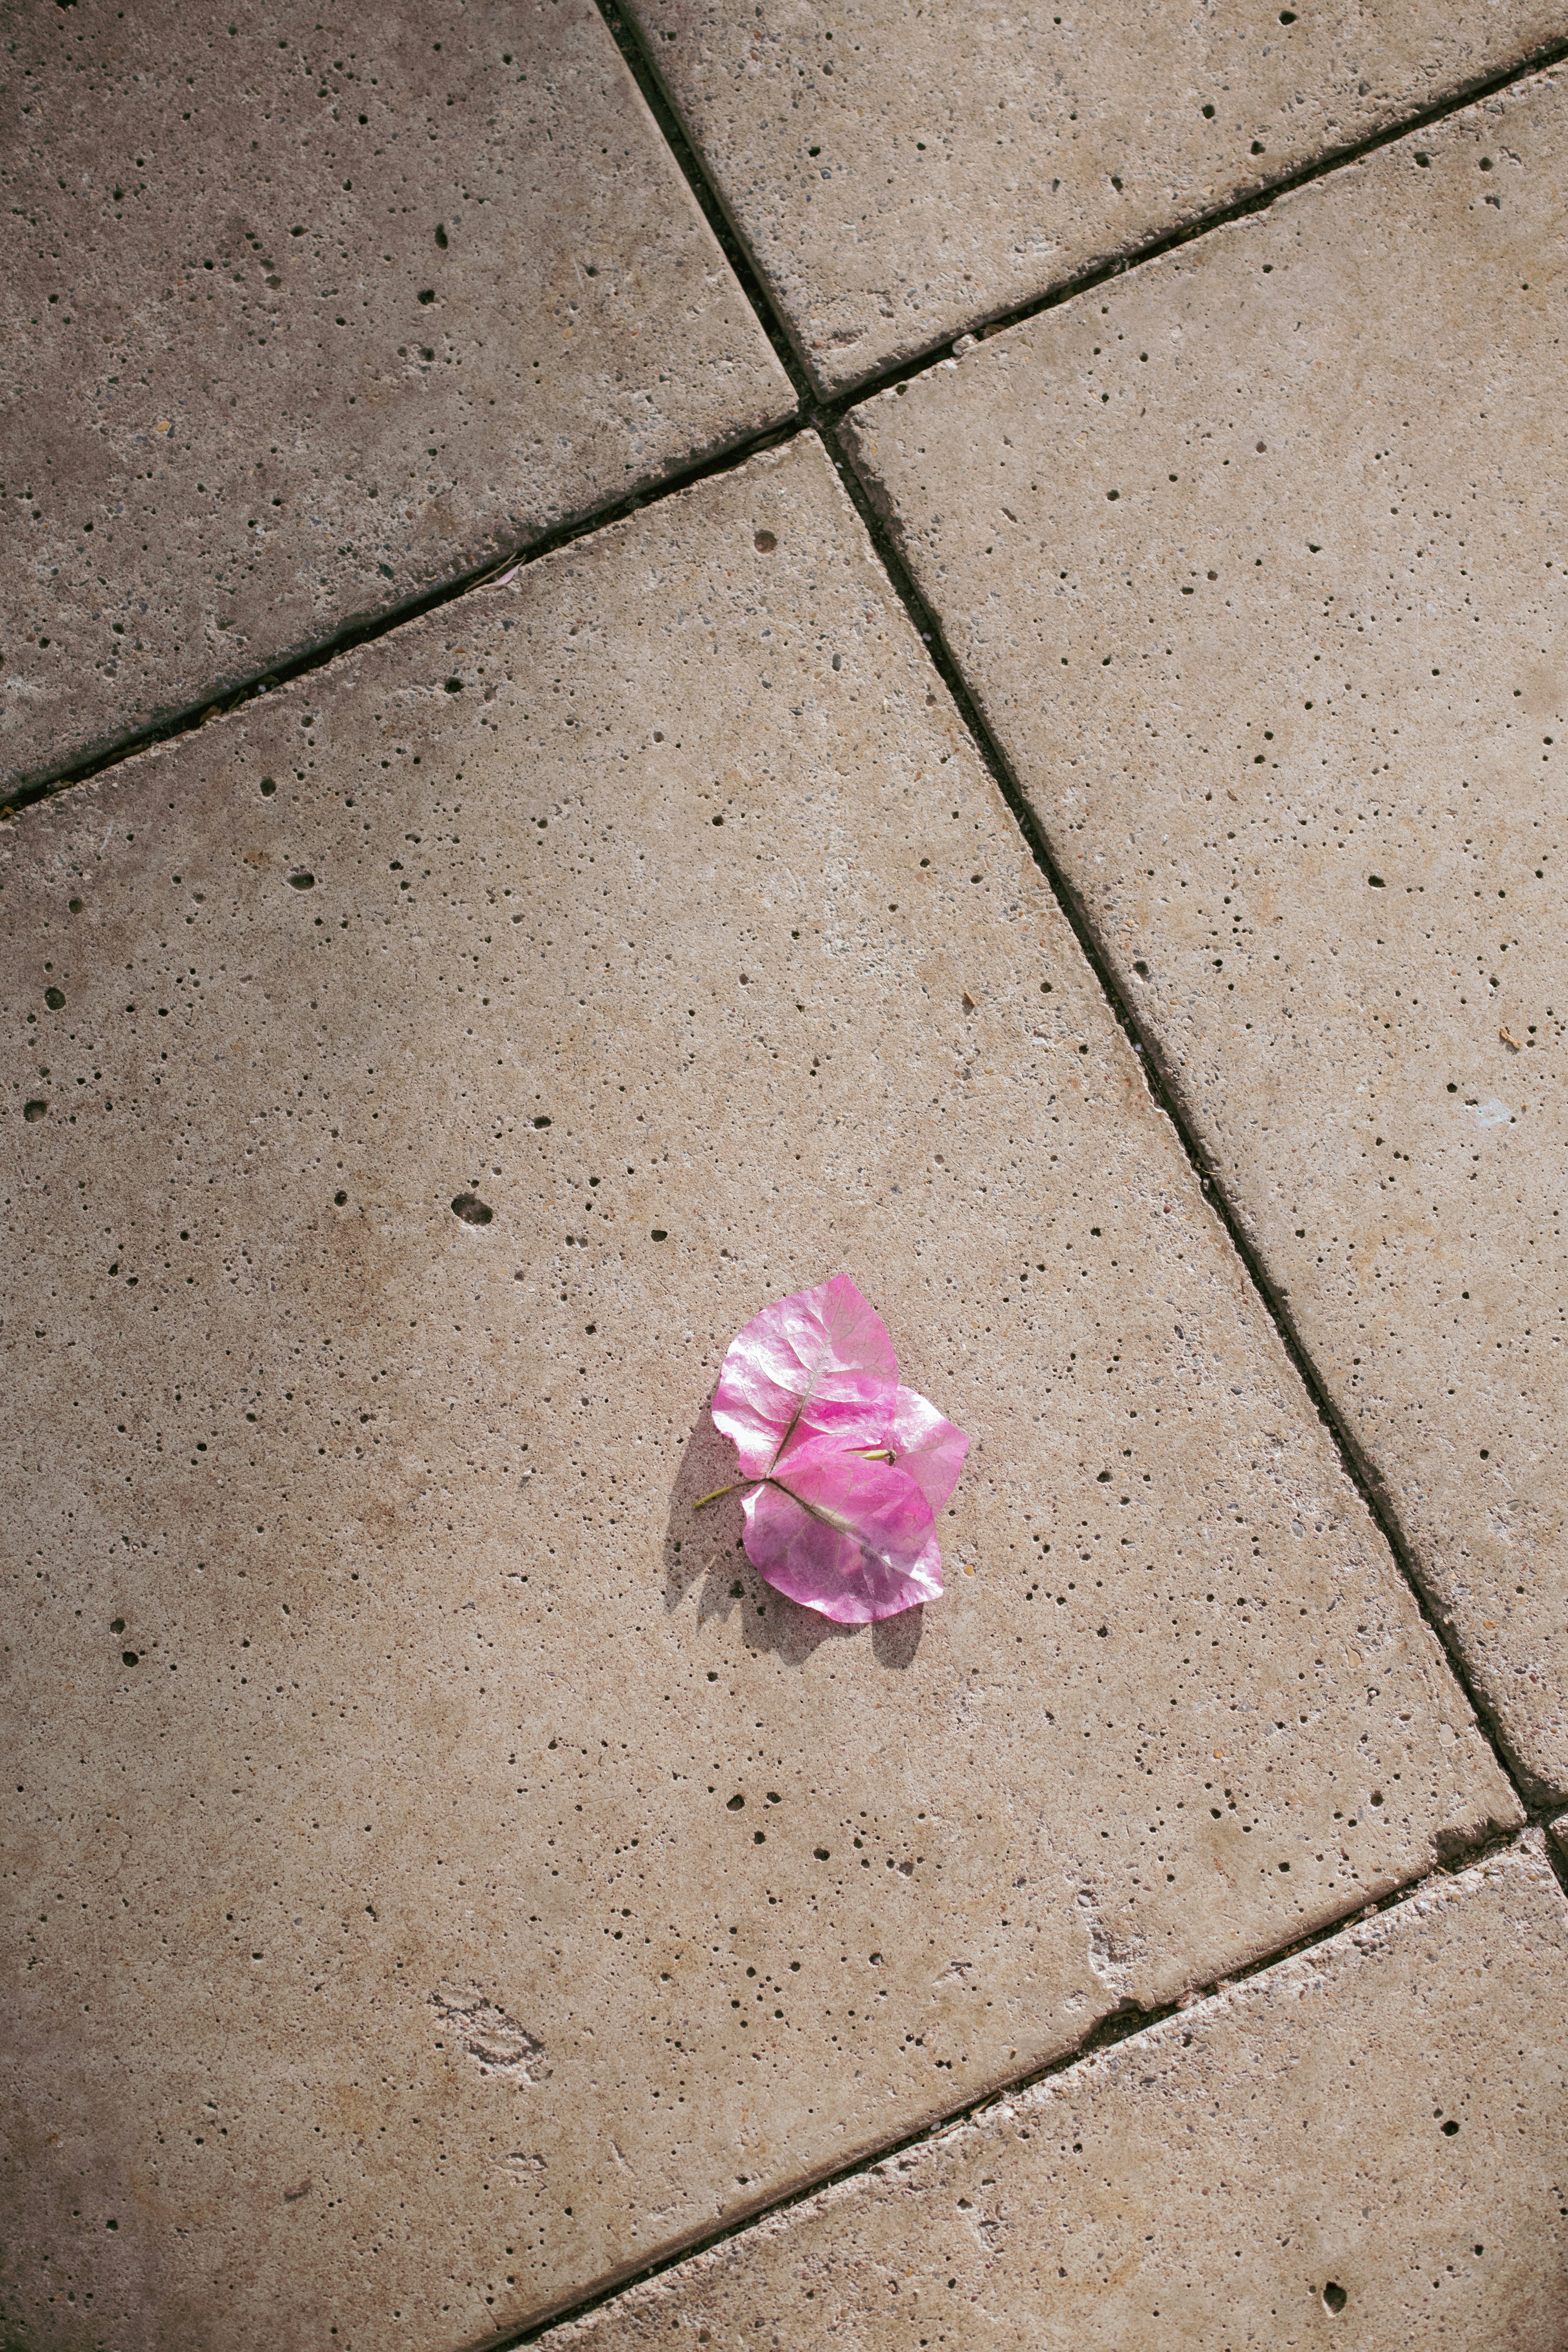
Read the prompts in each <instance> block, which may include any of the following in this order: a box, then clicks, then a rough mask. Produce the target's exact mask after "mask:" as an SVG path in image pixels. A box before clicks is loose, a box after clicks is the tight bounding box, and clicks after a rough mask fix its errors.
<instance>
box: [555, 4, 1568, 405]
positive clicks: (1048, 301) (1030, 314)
mask: <svg viewBox="0 0 1568 2352" xmlns="http://www.w3.org/2000/svg"><path fill="white" fill-rule="evenodd" d="M602 5H604V0H602ZM1563 64H1568V37H1565V38H1563V39H1562V40H1558V41H1549V42H1548V43H1547V44H1546V45H1545V46H1544V47H1542V48H1540V49H1536V50H1533V51H1532V52H1531V55H1530V56H1529V57H1528V58H1521V59H1520V60H1518V61H1517V62H1516V63H1515V64H1513V65H1510V66H1504V67H1501V68H1500V69H1499V70H1498V71H1497V72H1496V73H1492V74H1486V75H1483V76H1482V77H1480V78H1479V79H1478V80H1475V81H1471V82H1466V83H1464V84H1463V85H1462V86H1461V88H1459V89H1457V90H1453V91H1450V92H1449V93H1448V94H1447V96H1446V97H1443V98H1439V99H1434V100H1433V101H1432V103H1431V104H1430V105H1429V106H1423V107H1419V108H1417V109H1416V110H1415V112H1414V113H1411V114H1406V115H1402V116H1401V117H1400V119H1399V121H1397V122H1393V123H1390V124H1388V125H1387V126H1386V128H1384V130H1381V131H1369V132H1368V133H1367V135H1366V137H1365V138H1364V139H1357V140H1353V141H1351V142H1348V143H1347V144H1345V145H1344V146H1342V147H1329V148H1325V149H1324V150H1323V152H1321V154H1318V155H1314V156H1313V157H1312V158H1311V159H1310V162H1308V163H1299V164H1297V165H1296V167H1295V169H1294V170H1292V171H1289V172H1282V173H1280V175H1279V178H1278V179H1277V180H1270V181H1269V183H1268V186H1267V187H1263V188H1254V189H1253V190H1252V191H1251V192H1250V193H1249V194H1247V195H1244V196H1237V197H1234V198H1233V199H1232V201H1231V202H1230V203H1229V204H1226V205H1215V207H1214V208H1213V210H1212V211H1209V212H1205V213H1199V214H1196V215H1194V217H1193V219H1191V220H1188V221H1179V222H1178V223H1177V224H1176V225H1175V226H1174V227H1173V228H1166V229H1161V230H1159V231H1158V232H1157V233H1156V234H1155V235H1154V236H1151V237H1148V238H1146V239H1145V240H1144V242H1143V243H1142V245H1136V246H1132V247H1129V248H1128V249H1127V250H1125V251H1124V252H1121V253H1113V254H1108V255H1107V256H1106V257H1105V258H1104V259H1103V260H1100V261H1095V262H1091V263H1089V265H1088V267H1087V268H1083V269H1081V270H1079V272H1078V273H1077V274H1076V275H1075V276H1073V277H1071V278H1063V279H1062V280H1060V282H1059V283H1058V284H1057V285H1055V286H1050V287H1047V289H1046V291H1045V292H1044V293H1043V294H1031V295H1030V296H1029V297H1028V298H1027V299H1026V300H1025V301H1022V302H1016V303H1014V304H1013V305H1011V307H1009V308H1007V309H1005V310H989V311H987V310H980V311H976V312H975V313H974V316H973V319H971V320H969V321H968V323H967V324H966V325H964V326H963V327H961V328H959V329H958V330H957V331H956V333H953V332H949V333H945V334H944V335H943V336H942V341H940V342H937V343H931V344H929V345H927V346H926V347H925V348H923V349H922V350H921V351H918V352H912V353H911V354H910V357H909V358H908V359H903V360H893V361H890V362H889V364H888V365H887V366H886V367H884V368H879V369H877V370H876V371H874V372H873V373H871V374H869V375H867V376H862V377H860V378H859V379H858V381H857V382H856V383H853V384H851V385H850V386H849V387H848V388H847V390H846V391H844V392H838V393H835V394H832V395H831V396H823V397H821V398H819V399H818V400H817V401H816V403H815V404H814V405H813V407H812V410H811V413H810V417H809V420H808V421H809V422H810V423H812V424H814V425H816V426H817V429H818V430H819V431H824V430H825V429H826V423H827V422H828V421H830V420H833V419H837V417H840V416H844V415H847V413H848V411H849V410H850V409H852V408H856V407H858V406H859V405H860V404H861V403H862V402H863V401H868V400H872V399H875V397H876V396H877V394H879V393H882V392H891V391H894V390H896V389H897V387H898V386H899V385H900V383H912V382H913V381H914V379H915V377H917V376H921V375H926V374H928V373H930V371H931V369H932V368H933V367H939V366H940V365H941V364H942V361H943V360H945V359H949V358H951V357H952V354H953V349H954V345H955V344H956V343H958V342H960V341H963V340H964V338H965V337H973V339H974V340H975V341H984V340H985V339H986V338H987V337H989V336H992V335H999V334H1001V333H1002V332H1003V331H1004V329H1005V328H1007V327H1018V326H1023V325H1024V324H1026V321H1027V320H1030V319H1037V318H1040V317H1041V316H1042V315H1043V314H1044V313H1045V312H1046V311H1047V310H1060V309H1061V307H1062V305H1063V304H1064V303H1067V302H1074V301H1076V300H1077V299H1078V298H1079V296H1080V295H1082V294H1092V293H1093V292H1094V290H1095V289H1096V288H1097V287H1100V286H1106V285H1109V284H1110V282H1111V280H1112V279H1114V278H1125V277H1127V276H1129V275H1130V274H1131V271H1133V270H1134V269H1142V268H1145V267H1146V266H1147V265H1148V264H1149V263H1150V262H1152V261H1159V260H1161V259H1162V258H1163V257H1164V256H1165V255H1166V254H1168V253H1174V252H1176V251H1177V250H1178V249H1179V248H1180V247H1183V246H1186V245H1192V244H1194V243H1195V242H1196V240H1197V239H1198V238H1199V237H1205V236H1210V235H1212V234H1213V232H1214V231H1215V229H1219V228H1226V227H1228V226H1230V224H1231V223H1232V222H1234V221H1242V220H1250V219H1253V218H1255V217H1256V216H1257V215H1258V214H1260V213H1266V212H1268V211H1269V210H1270V209H1271V208H1272V206H1273V205H1277V204H1278V203H1279V199H1280V197H1281V196H1289V195H1293V194H1295V192H1296V191H1297V189H1299V188H1306V187H1310V186H1311V184H1313V182H1314V181H1317V180H1326V179H1328V178H1330V177H1331V176H1332V174H1333V173H1336V172H1344V171H1348V170H1349V169H1350V168H1351V167H1352V164H1356V163H1363V162H1364V161H1365V159H1366V158H1367V157H1368V156H1369V155H1375V154H1377V153H1379V152H1381V150H1382V149H1383V148H1384V147H1393V146H1396V145H1397V144H1398V142H1399V141H1400V140H1402V139H1409V138H1413V137H1414V136H1415V132H1416V131H1429V130H1431V129H1433V128H1434V127H1435V126H1436V124H1437V123H1439V122H1446V121H1447V120H1448V118H1449V116H1450V115H1455V114H1461V113H1463V111H1464V110H1465V109H1466V107H1468V106H1476V105H1478V104H1479V102H1480V100H1482V99H1487V98H1495V97H1496V96H1497V95H1498V94H1499V92H1500V91H1502V90H1505V89H1512V88H1513V87H1514V85H1515V84H1516V83H1518V82H1521V81H1528V80H1529V79H1530V78H1531V75H1532V74H1539V73H1545V72H1547V71H1549V70H1550V68H1552V67H1553V66H1560V65H1563ZM769 315H770V314H763V325H764V326H766V325H767V324H768V317H769ZM770 331H771V330H770Z"/></svg>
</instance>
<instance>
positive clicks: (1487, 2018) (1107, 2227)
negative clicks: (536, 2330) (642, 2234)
mask: <svg viewBox="0 0 1568 2352" xmlns="http://www.w3.org/2000/svg"><path fill="white" fill-rule="evenodd" d="M1565 2006H1568V1906H1565V1905H1564V1902H1563V1894H1562V1890H1561V1888H1560V1887H1559V1886H1558V1885H1557V1884H1556V1882H1555V1880H1554V1879H1553V1877H1552V1873H1551V1871H1550V1869H1549V1868H1548V1867H1547V1865H1546V1864H1545V1862H1544V1860H1543V1859H1542V1850H1541V1841H1540V1837H1539V1832H1535V1833H1532V1834H1531V1837H1529V1838H1528V1839H1526V1840H1525V1841H1523V1842H1522V1843H1521V1847H1520V1848H1519V1849H1518V1850H1516V1852H1515V1853H1513V1854H1511V1855H1510V1856H1509V1857H1507V1858H1500V1859H1498V1860H1497V1861H1495V1862H1493V1863H1490V1864H1487V1865H1485V1866H1484V1867H1481V1868H1478V1869H1473V1870H1468V1871H1466V1872H1465V1873H1464V1874H1463V1875H1462V1876H1460V1877H1458V1878H1457V1879H1451V1880H1435V1881H1433V1882H1432V1883H1431V1884H1430V1885H1427V1886H1426V1887H1425V1888H1423V1889H1422V1890H1421V1891H1420V1892H1418V1893H1417V1894H1415V1895H1413V1896H1412V1897H1411V1898H1410V1899H1409V1900H1407V1901H1405V1902H1404V1903H1400V1904H1398V1905H1396V1906H1393V1907H1392V1908H1391V1909H1389V1910H1388V1911H1386V1912H1384V1914H1383V1915H1382V1916H1379V1917H1377V1918H1375V1919H1370V1920H1368V1921H1366V1922H1364V1923H1363V1924H1361V1925H1358V1926H1357V1927H1353V1928H1352V1929H1350V1930H1349V1931H1348V1932H1346V1933H1345V1934H1343V1935H1341V1936H1338V1937H1334V1938H1333V1939H1332V1940H1331V1941H1330V1942H1328V1943H1324V1944H1321V1945H1320V1946H1319V1947H1317V1948H1316V1949H1314V1950H1311V1951H1310V1952H1306V1953H1303V1954H1301V1955H1300V1957H1299V1958H1294V1959H1288V1960H1285V1961H1283V1962H1281V1963H1280V1965H1279V1967H1277V1968H1273V1969H1268V1971H1267V1972H1266V1973H1264V1974H1262V1975H1260V1976H1258V1977H1256V1978H1254V1979H1250V1980H1249V1981H1248V1982H1247V1983H1246V1984H1244V1985H1240V1986H1238V1987H1237V1988H1236V1989H1235V1990H1230V1991H1226V1992H1222V1993H1221V1994H1219V1995H1218V1996H1216V1997H1215V1998H1214V1999H1212V2000H1205V2001H1204V2002H1202V2003H1200V2004H1199V2005H1198V2006H1196V2007H1194V2008H1193V2009H1190V2010H1188V2011H1186V2012H1185V2013H1184V2014H1183V2015H1181V2016H1179V2017H1177V2018H1174V2019H1173V2020H1172V2021H1170V2022H1169V2023H1166V2024H1162V2025H1159V2026H1157V2027H1154V2028H1153V2029H1152V2030H1151V2031H1150V2032H1145V2033H1142V2034H1139V2035H1136V2036H1134V2037H1133V2038H1132V2039H1131V2040H1130V2041H1127V2042H1122V2043H1121V2045H1120V2046H1119V2047H1116V2048H1113V2049H1110V2050H1109V2051H1107V2052H1105V2053H1103V2054H1101V2055H1100V2056H1098V2057H1094V2058H1090V2059H1089V2060H1087V2061H1086V2062H1085V2063H1082V2064H1079V2065H1077V2066H1072V2067H1069V2068H1068V2069H1067V2070H1065V2071H1064V2072H1063V2073H1062V2074H1058V2076H1056V2077H1055V2079H1054V2080H1051V2081H1047V2082H1046V2083H1043V2084H1040V2085H1039V2086H1038V2087H1037V2088H1036V2089H1034V2090H1030V2091H1025V2092H1023V2093H1020V2094H1017V2095H1014V2096H1012V2097H1010V2098H1009V2099H1007V2100H1006V2101H1005V2102H1004V2103H1002V2104H1001V2105H997V2106H995V2107H993V2108H990V2109H988V2110H987V2111H985V2112H984V2113H983V2114H982V2115H980V2116H977V2117H976V2118H975V2120H974V2121H973V2123H970V2124H967V2125H964V2126H961V2127H960V2128H958V2129H955V2130H952V2131H950V2132H946V2133H943V2134H942V2136H941V2137H939V2138H937V2139H936V2140H935V2141H933V2142H932V2143H931V2144H930V2145H928V2146H926V2147H920V2148H914V2149H911V2150H910V2151H909V2152H908V2153H907V2154H904V2155H901V2156H898V2157H895V2158H892V2159H891V2160H890V2161H889V2162H888V2163H885V2164H881V2165H879V2166H878V2167H877V2168H875V2170H874V2171H872V2172H870V2173H869V2174H863V2175H862V2176H860V2177H859V2178H858V2179H855V2180H852V2181H848V2182H846V2183H845V2184H844V2185H843V2186H842V2187H841V2188H838V2189H830V2190H828V2191H827V2192H826V2194H824V2195H822V2196H820V2197H817V2198H814V2199H812V2200H810V2202H809V2203H807V2204H806V2205H804V2206H802V2207H799V2208H797V2209H796V2210H794V2211H792V2212H787V2213H783V2214H780V2215H778V2216H777V2217H776V2218H774V2219H773V2220H771V2221H767V2222H765V2223H764V2224H763V2225H762V2226H761V2227H760V2228H758V2229H756V2230H754V2231H748V2232H747V2233H746V2234H745V2235H744V2236H742V2237H740V2238H737V2239H732V2240H731V2242H729V2243H727V2244H725V2245H721V2246H720V2247H718V2248H716V2249H715V2250H714V2251H713V2252H711V2253H708V2254H703V2255H700V2256H698V2257H696V2258H695V2259H694V2260H692V2261H691V2262H689V2263H683V2264H682V2265H681V2266H680V2267H679V2268H678V2269H676V2270H673V2271H671V2272H669V2273H668V2274H667V2275H666V2276H665V2277H663V2278H661V2279H659V2280H658V2281H656V2282H654V2283H653V2284H649V2285H647V2286H638V2287H634V2288H633V2289H631V2290H630V2291H629V2292H628V2293H627V2294H626V2295H625V2296H624V2297H622V2298H621V2299H620V2300H619V2301H618V2302H616V2303H615V2304H613V2305H609V2306H608V2307H607V2308H605V2310H603V2311H601V2312H600V2313H598V2314H597V2315H595V2317H593V2318H591V2319H589V2320H586V2321H584V2322H582V2323H579V2324H578V2325H576V2326H569V2327H565V2328H563V2329H562V2330H561V2331H560V2332H559V2334H552V2335H551V2336H549V2337H548V2338H547V2339H546V2340H547V2341H548V2342H549V2343H551V2344H552V2345H556V2346H561V2347H565V2346H567V2345H573V2346H575V2345H584V2346H592V2347H594V2352H621V2347H627V2352H629V2347H633V2346H638V2345H654V2344H660V2345H668V2344H672V2343H673V2344H676V2345H679V2346H681V2347H685V2346H687V2345H689V2344H691V2343H693V2342H695V2343H697V2344H703V2343H711V2344H714V2345H726V2344H747V2343H752V2342H753V2341H761V2342H763V2343H764V2344H767V2345H769V2346H773V2345H776V2346H778V2347H781V2352H796V2347H798V2352H807V2347H816V2346H817V2345H821V2344H833V2343H837V2342H841V2341H843V2342H849V2343H853V2344H855V2345H857V2346H858V2347H864V2352H894V2348H895V2347H898V2352H902V2347H905V2346H906V2345H908V2346H914V2345H919V2344H924V2345H928V2346H933V2347H934V2346H952V2347H961V2346H962V2347H968V2346H971V2345H973V2344H975V2343H984V2344H988V2345H994V2346H996V2347H998V2352H1131V2347H1143V2346H1155V2345H1158V2346H1160V2347H1171V2352H1228V2347H1242V2346H1246V2345H1262V2344H1267V2345H1269V2346H1271V2347H1277V2352H1303V2347H1313V2346H1319V2345H1335V2344H1339V2343H1350V2344H1353V2345H1356V2346H1358V2347H1365V2352H1405V2347H1409V2346H1411V2345H1416V2344H1419V2345H1423V2346H1426V2345H1433V2346H1436V2345H1441V2346H1445V2347H1455V2352H1459V2348H1460V2347H1463V2352H1474V2347H1480V2346H1483V2345H1484V2346H1487V2347H1498V2352H1504V2347H1506V2352H1556V2347H1558V2346H1559V2345H1560V2344H1561V2342H1562V2340H1563V2336H1562V2331H1563V2303H1564V2299H1565V2297H1568V2126H1565V2124H1564V2114H1565V2109H1564V2092H1565V2091H1568V2027H1565V2026H1564V2023H1563V2017H1564V2011H1565Z"/></svg>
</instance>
